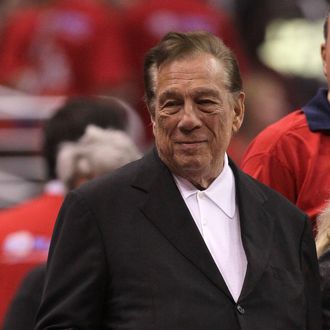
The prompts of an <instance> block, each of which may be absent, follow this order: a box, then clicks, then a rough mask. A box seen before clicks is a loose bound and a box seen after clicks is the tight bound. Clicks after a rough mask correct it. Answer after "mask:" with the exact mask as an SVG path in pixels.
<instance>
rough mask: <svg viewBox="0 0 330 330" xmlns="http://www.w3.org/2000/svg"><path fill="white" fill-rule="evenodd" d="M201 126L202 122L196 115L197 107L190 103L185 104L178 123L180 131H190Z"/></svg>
mask: <svg viewBox="0 0 330 330" xmlns="http://www.w3.org/2000/svg"><path fill="white" fill-rule="evenodd" d="M201 126H202V122H201V120H200V118H199V117H198V113H197V109H196V108H195V106H194V105H192V104H185V105H184V108H183V109H182V114H181V117H180V121H179V124H178V128H179V129H180V130H182V131H192V130H194V129H196V128H199V127H201Z"/></svg>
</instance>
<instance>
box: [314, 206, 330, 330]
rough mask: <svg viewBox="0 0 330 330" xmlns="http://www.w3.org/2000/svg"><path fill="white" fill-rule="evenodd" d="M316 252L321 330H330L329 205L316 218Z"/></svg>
mask: <svg viewBox="0 0 330 330" xmlns="http://www.w3.org/2000/svg"><path fill="white" fill-rule="evenodd" d="M316 250H317V256H318V258H319V266H320V275H321V293H322V311H323V327H322V330H329V329H330V203H329V202H328V204H327V205H326V207H325V208H324V210H323V211H322V212H321V214H320V215H319V216H318V218H317V235H316Z"/></svg>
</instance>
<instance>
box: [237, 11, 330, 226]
mask: <svg viewBox="0 0 330 330" xmlns="http://www.w3.org/2000/svg"><path fill="white" fill-rule="evenodd" d="M329 19H330V18H329V14H328V15H327V18H326V20H325V23H324V38H325V41H324V43H323V44H322V45H321V56H322V61H323V70H324V74H325V76H326V77H327V80H328V85H329V83H330V39H329V36H328V35H329ZM329 100H330V92H329V89H325V88H321V89H320V90H319V91H318V92H317V94H316V95H315V97H314V98H312V99H311V100H310V102H308V103H307V104H306V105H305V106H303V107H302V108H301V109H298V110H296V111H294V112H292V113H290V114H289V115H287V116H285V117H284V118H282V119H281V120H279V121H278V122H276V123H275V124H273V125H270V126H268V127H267V128H266V129H265V130H264V131H262V132H261V133H260V134H259V135H258V136H257V137H256V138H255V139H254V141H252V143H251V144H250V146H249V147H248V149H247V151H246V154H245V155H244V157H243V160H242V163H241V167H242V169H243V170H244V171H245V172H246V173H248V174H250V175H252V176H253V177H255V178H256V179H258V180H260V181H261V182H263V183H265V184H266V185H268V186H270V187H272V188H274V189H275V190H277V191H278V192H280V193H281V194H283V195H284V196H285V197H287V198H288V199H289V200H290V201H291V202H293V203H294V204H296V205H297V206H298V207H299V208H300V209H301V210H303V211H304V212H306V213H307V214H308V215H309V216H310V218H311V220H312V222H313V225H314V231H315V219H316V217H317V215H318V214H319V213H320V211H321V210H322V209H323V207H324V205H325V203H326V202H327V200H328V199H329V198H330V175H329V173H330V104H329ZM288 220H290V219H288Z"/></svg>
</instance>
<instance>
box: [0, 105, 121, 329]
mask: <svg viewBox="0 0 330 330" xmlns="http://www.w3.org/2000/svg"><path fill="white" fill-rule="evenodd" d="M89 124H94V125H95V126H99V127H103V128H107V127H113V128H117V129H122V130H125V129H126V127H127V115H126V107H125V104H124V103H123V102H122V101H120V100H118V99H116V98H73V99H69V100H68V101H67V102H66V103H65V104H64V105H63V106H62V107H61V108H60V109H59V110H58V111H57V112H56V113H55V114H54V116H53V117H52V118H50V119H49V121H48V122H47V123H46V125H45V128H44V147H43V155H44V157H45V162H46V166H47V171H48V179H49V181H48V183H47V184H46V186H45V190H44V193H43V194H41V195H40V196H38V197H36V198H34V199H32V200H29V201H26V202H24V203H22V204H20V205H17V206H15V207H12V208H10V209H7V210H4V211H1V212H0V292H1V299H0V328H1V323H2V319H3V315H4V313H5V311H6V308H7V305H8V303H9V301H10V300H11V298H12V295H13V294H14V292H15V290H16V288H17V285H18V284H19V282H20V281H21V279H22V277H23V276H24V275H25V273H26V272H27V271H28V270H29V269H31V268H32V267H34V266H35V265H37V264H39V263H41V262H44V261H45V260H46V258H47V254H48V247H49V241H50V237H51V234H52V230H53V225H54V222H55V219H56V216H57V213H58V210H59V208H60V206H61V204H62V201H63V196H64V194H65V187H63V184H62V183H61V182H60V181H59V180H58V179H57V175H56V171H55V166H56V156H57V151H58V147H59V145H60V144H61V143H63V142H64V141H75V140H77V139H78V138H80V137H81V136H82V135H83V134H84V132H85V129H86V127H87V126H88V125H89Z"/></svg>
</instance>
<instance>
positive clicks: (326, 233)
mask: <svg viewBox="0 0 330 330" xmlns="http://www.w3.org/2000/svg"><path fill="white" fill-rule="evenodd" d="M316 223H317V234H316V238H315V242H316V251H317V256H318V257H320V256H321V255H322V254H323V253H324V252H325V251H326V250H327V249H328V248H329V247H330V201H329V202H328V204H327V205H326V207H325V208H324V209H323V211H322V212H321V213H320V214H319V215H318V217H317V219H316Z"/></svg>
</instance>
